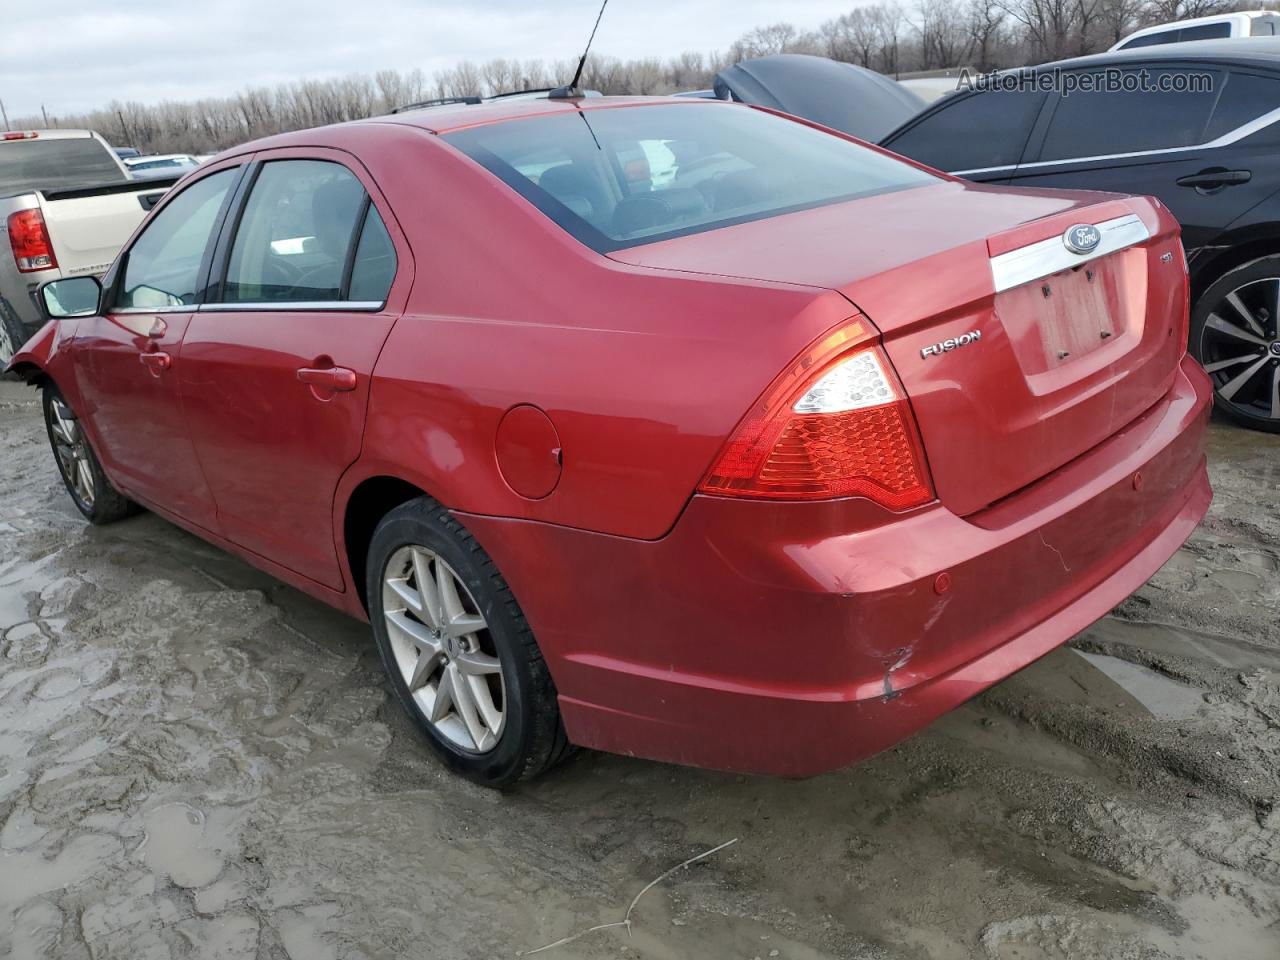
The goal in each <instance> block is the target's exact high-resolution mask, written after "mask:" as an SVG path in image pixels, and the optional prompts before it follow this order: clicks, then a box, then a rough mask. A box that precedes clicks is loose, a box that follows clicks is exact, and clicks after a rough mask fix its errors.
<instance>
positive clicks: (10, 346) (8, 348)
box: [0, 301, 27, 371]
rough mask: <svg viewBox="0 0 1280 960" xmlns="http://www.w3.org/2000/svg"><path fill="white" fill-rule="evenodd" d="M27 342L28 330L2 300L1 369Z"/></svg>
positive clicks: (1, 369)
mask: <svg viewBox="0 0 1280 960" xmlns="http://www.w3.org/2000/svg"><path fill="white" fill-rule="evenodd" d="M26 342H27V332H26V330H25V329H24V328H23V326H22V324H21V323H19V322H18V318H17V317H15V316H14V315H13V313H12V312H11V311H10V310H9V307H8V305H7V304H6V303H4V302H3V301H0V371H3V370H4V367H5V364H7V363H8V362H9V361H10V360H12V359H13V355H14V354H15V353H17V352H18V349H19V348H20V347H21V346H22V345H23V344H24V343H26Z"/></svg>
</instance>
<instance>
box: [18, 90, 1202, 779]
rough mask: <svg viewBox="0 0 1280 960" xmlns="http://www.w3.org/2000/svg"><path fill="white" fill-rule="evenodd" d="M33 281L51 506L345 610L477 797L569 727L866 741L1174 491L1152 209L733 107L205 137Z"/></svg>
mask: <svg viewBox="0 0 1280 960" xmlns="http://www.w3.org/2000/svg"><path fill="white" fill-rule="evenodd" d="M40 298H41V299H42V301H43V307H44V309H45V310H46V311H47V313H48V314H49V316H50V318H51V320H50V322H49V323H48V324H47V325H46V326H45V327H44V329H43V330H41V331H40V333H39V334H37V335H36V336H35V337H34V338H33V339H32V340H31V341H30V342H29V343H28V344H26V346H25V347H24V348H23V349H22V350H21V351H20V352H19V353H18V354H17V355H16V356H15V358H14V360H13V361H12V364H11V369H12V370H13V371H15V372H16V373H18V374H19V375H21V376H23V377H24V378H26V379H27V380H28V381H30V382H32V383H36V384H39V385H40V386H42V387H43V395H44V409H45V412H46V419H47V423H48V431H49V438H50V441H51V443H52V446H53V452H54V454H55V455H56V460H57V463H58V466H59V468H60V469H61V472H62V477H63V479H64V481H65V482H66V486H67V489H68V491H69V492H70V494H71V496H72V498H73V499H74V501H75V504H76V506H77V507H78V508H79V509H80V511H81V512H83V513H84V514H85V516H87V517H88V518H89V519H90V520H91V521H93V522H94V523H105V522H107V521H111V520H115V519H118V518H120V517H123V516H124V515H126V514H127V513H128V512H129V511H130V510H131V509H133V508H134V505H135V504H136V505H141V506H144V507H146V508H148V509H150V510H153V511H155V512H156V513H158V514H160V515H161V516H162V517H165V518H167V519H169V520H171V521H172V522H174V523H176V524H178V525H180V526H182V527H185V528H186V529H188V530H190V531H192V532H194V533H195V534H196V535H198V536H200V537H203V538H205V539H207V540H209V541H211V542H213V543H215V544H218V545H220V546H222V547H225V548H226V549H228V550H230V551H233V552H234V553H236V554H238V555H240V556H241V557H243V558H245V559H246V560H247V561H249V562H250V563H252V564H255V565H257V566H259V567H261V568H263V569H265V570H267V571H269V572H271V573H273V574H275V575H276V576H278V577H279V578H281V579H283V580H285V581H287V582H289V583H291V584H293V585H294V586H296V587H298V588H299V589H301V590H304V591H306V592H307V593H310V594H312V595H314V596H316V597H319V598H321V599H322V600H325V601H327V602H328V603H330V604H332V605H334V606H336V607H338V608H340V609H342V610H345V611H346V612H348V613H350V614H352V615H354V616H357V617H362V618H368V619H369V620H370V622H371V623H372V626H373V633H374V636H375V638H376V640H377V644H378V646H379V648H380V651H381V655H382V659H383V662H384V663H385V665H386V668H387V672H388V675H389V679H390V684H391V686H392V687H393V688H394V690H395V692H396V694H397V696H398V698H399V700H400V701H401V702H402V703H403V705H404V707H405V708H406V709H407V710H408V711H409V712H410V714H411V715H412V716H413V718H414V720H415V721H416V723H417V725H418V726H419V727H420V728H421V730H422V732H423V733H424V735H425V737H426V740H427V742H428V743H429V744H430V745H431V746H432V747H433V748H434V749H435V751H436V752H438V754H439V755H440V756H441V757H442V758H443V759H444V761H445V762H447V763H448V764H449V765H450V766H451V767H452V768H454V769H455V770H457V771H459V772H461V773H463V774H465V775H467V776H469V777H471V778H473V779H475V780H477V781H480V782H482V783H486V784H490V785H494V786H501V785H505V784H509V783H511V782H513V781H515V780H517V779H519V778H521V777H524V776H529V775H533V774H536V773H538V772H540V771H543V770H545V769H547V768H548V767H550V766H551V765H552V764H554V763H555V762H556V761H557V760H559V759H560V758H562V757H563V756H565V755H566V754H567V753H568V752H569V750H570V749H571V745H581V746H587V747H593V748H597V749H602V750H610V751H617V752H620V753H626V754H632V755H636V756H642V757H650V758H655V759H658V760H663V761H669V762H674V763H684V764H695V765H701V766H708V767H716V768H721V769H726V770H738V771H752V772H760V773H769V774H776V775H782V776H806V775H810V774H815V773H818V772H821V771H824V770H828V769H831V768H833V767H837V766H840V765H844V764H848V763H851V762H853V761H856V760H859V759H861V758H864V757H867V756H868V755H870V754H872V753H875V752H876V751H878V750H881V749H883V748H885V747H888V746H890V745H892V744H893V743H895V742H897V741H898V740H900V739H902V738H903V737H905V736H908V735H909V734H911V733H912V732H914V731H916V730H919V729H920V728H921V727H923V726H925V725H926V724H928V723H929V722H930V721H931V720H933V719H934V718H935V717H937V716H938V715H940V714H941V713H943V712H945V711H947V710H949V709H951V708H952V707H955V706H956V705H958V704H960V703H961V702H963V701H965V700H966V699H968V698H970V697H972V696H973V695H975V694H976V693H978V692H979V691H981V690H983V689H984V688H986V687H987V686H989V685H991V684H993V683H995V682H996V681H998V680H1000V679H1001V678H1002V677H1005V676H1007V675H1009V674H1010V673H1012V672H1014V671H1015V670H1018V669H1019V668H1021V667H1023V666H1025V665H1026V664H1028V663H1030V662H1032V661H1033V660H1035V659H1036V658H1038V657H1040V656H1042V655H1043V654H1045V653H1047V652H1048V651H1049V650H1051V649H1053V648H1054V647H1056V646H1057V645H1059V644H1061V643H1063V642H1064V641H1065V640H1067V639H1068V638H1069V637H1071V636H1072V635H1073V634H1075V633H1076V632H1078V631H1079V630H1081V629H1083V628H1084V627H1086V626H1087V625H1089V624H1090V623H1092V622H1093V621H1094V620H1096V619H1098V618H1099V617H1101V616H1103V615H1104V614H1105V613H1106V612H1107V611H1108V610H1109V609H1110V608H1111V607H1112V606H1114V605H1115V604H1116V603H1117V602H1119V601H1120V600H1122V599H1123V598H1124V597H1125V596H1127V595H1128V594H1129V593H1130V592H1131V591H1133V590H1134V589H1136V588H1137V587H1138V586H1139V585H1140V584H1142V583H1143V582H1144V581H1145V580H1146V579H1147V578H1148V577H1149V576H1151V574H1152V573H1153V572H1154V571H1155V570H1156V569H1157V568H1159V567H1160V565H1161V564H1162V563H1164V562H1165V561H1166V560H1167V559H1168V558H1169V556H1170V555H1171V554H1172V553H1173V552H1174V551H1175V550H1176V549H1177V548H1178V546H1179V545H1180V544H1181V543H1182V542H1183V540H1184V539H1185V538H1186V537H1187V535H1188V534H1189V533H1190V532H1191V530H1192V529H1193V528H1194V527H1195V525H1196V523H1197V522H1198V521H1199V520H1200V518H1201V517H1202V516H1203V515H1204V513H1205V510H1206V509H1207V507H1208V504H1209V500H1210V491H1209V486H1208V481H1207V475H1206V470H1205V460H1204V453H1203V441H1204V431H1205V424H1206V418H1207V410H1208V406H1209V402H1210V399H1211V391H1210V388H1209V383H1208V381H1207V380H1206V378H1205V375H1204V373H1203V372H1202V371H1201V370H1200V368H1199V367H1198V366H1197V365H1196V364H1194V363H1193V362H1190V361H1189V360H1188V359H1187V358H1186V355H1185V346H1186V343H1187V331H1186V324H1187V275H1186V267H1185V264H1184V261H1183V256H1182V251H1181V248H1180V245H1179V238H1178V228H1177V225H1176V223H1175V221H1174V219H1173V217H1171V216H1170V215H1169V213H1168V211H1167V210H1165V209H1164V208H1163V207H1161V206H1160V205H1159V204H1158V203H1156V202H1155V201H1152V200H1150V199H1144V198H1131V197H1121V196H1114V195H1107V194H1088V193H1074V192H1061V191H1048V190H1007V189H1001V188H997V187H990V186H977V185H974V184H972V183H966V182H964V181H961V180H957V179H954V178H952V177H948V176H945V175H943V174H940V173H937V172H936V171H933V170H929V169H927V168H924V167H921V166H918V165H916V164H914V163H911V162H909V161H906V160H903V159H902V158H899V157H896V156H894V155H892V154H890V153H887V152H885V151H882V150H879V149H876V148H874V147H870V146H868V145H866V144H864V143H861V142H859V141H855V140H852V139H850V138H847V137H844V136H841V135H837V134H835V133H832V132H831V131H829V130H825V129H822V128H818V127H815V126H812V125H810V124H806V123H804V122H801V121H798V120H795V119H791V118H787V117H783V116H780V115H776V114H773V113H770V112H767V111H764V110H760V109H756V108H752V107H748V106H745V105H742V104H730V103H722V102H719V101H700V100H627V99H611V98H592V99H589V100H573V99H570V100H534V101H521V102H507V103H496V104H490V105H484V106H458V107H437V108H432V109H424V110H419V111H416V112H411V113H406V114H399V115H396V116H393V117H386V118H380V119H375V120H370V121H363V122H358V123H352V124H346V125H342V126H336V127H330V128H326V129H321V130H308V131H304V132H300V133H293V134H288V135H284V136H278V137H272V138H270V139H266V140H262V141H259V142H256V143H250V144H247V145H245V146H244V147H241V148H238V149H236V150H233V151H231V152H229V153H227V154H224V155H222V156H221V157H219V158H218V159H216V160H215V161H214V162H211V163H209V164H208V165H206V166H204V167H201V168H200V170H199V171H197V172H194V173H192V174H190V175H189V176H188V177H187V178H186V179H184V180H183V181H182V182H181V183H180V184H179V186H178V187H177V188H175V189H174V190H173V191H171V192H170V193H169V194H168V195H167V196H166V197H165V198H164V200H163V202H162V203H161V204H159V205H158V206H157V207H156V209H155V210H154V211H153V212H152V213H151V215H150V216H149V217H148V219H147V220H146V222H145V223H144V224H143V225H142V226H141V227H140V228H139V230H138V232H137V234H136V235H135V236H134V237H133V238H132V239H131V240H130V241H129V243H128V244H127V245H126V246H125V248H124V250H123V252H122V254H121V255H120V257H119V259H118V260H117V261H116V263H115V264H114V265H113V267H112V268H111V270H110V272H109V273H107V275H106V276H105V277H104V279H103V281H102V283H101V284H99V283H98V282H97V281H96V280H94V279H92V278H87V277H80V278H73V279H68V280H60V281H56V282H54V283H52V284H49V285H48V286H46V287H45V288H43V290H42V291H41V294H40Z"/></svg>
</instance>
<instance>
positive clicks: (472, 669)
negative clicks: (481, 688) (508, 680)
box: [453, 652, 502, 677]
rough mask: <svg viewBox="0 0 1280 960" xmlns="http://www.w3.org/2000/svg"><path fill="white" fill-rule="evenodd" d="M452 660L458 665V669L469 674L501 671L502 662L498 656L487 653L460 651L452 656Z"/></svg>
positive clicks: (477, 674) (480, 674)
mask: <svg viewBox="0 0 1280 960" xmlns="http://www.w3.org/2000/svg"><path fill="white" fill-rule="evenodd" d="M453 662H454V663H456V664H457V665H458V669H459V670H461V671H462V672H463V673H465V674H469V675H470V676H476V677H479V676H485V675H487V674H492V673H502V664H501V663H500V662H499V661H498V658H497V657H491V656H489V654H487V653H479V652H476V653H462V654H459V655H458V656H456V657H454V660H453Z"/></svg>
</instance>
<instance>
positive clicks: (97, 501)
mask: <svg viewBox="0 0 1280 960" xmlns="http://www.w3.org/2000/svg"><path fill="white" fill-rule="evenodd" d="M43 405H44V427H45V432H46V433H47V434H48V435H49V446H50V447H51V448H52V450H53V459H54V462H55V463H57V465H58V473H59V475H61V477H62V482H63V484H64V485H65V486H66V488H67V493H69V494H71V501H72V502H73V503H74V504H75V505H76V509H77V510H79V511H80V512H81V513H82V514H84V517H85V519H86V520H88V521H89V522H90V523H92V524H94V525H96V526H102V525H103V524H107V523H114V522H115V521H117V520H122V519H124V518H125V517H127V516H129V514H131V513H134V512H135V511H136V510H137V507H136V505H135V504H134V503H133V501H131V500H129V499H128V498H127V497H125V496H124V494H122V493H121V492H120V491H119V490H117V489H116V488H115V487H114V486H112V485H111V481H110V480H108V479H107V475H106V474H105V473H103V472H102V464H101V463H99V462H98V456H97V454H95V453H94V452H93V447H92V446H91V445H90V444H89V440H88V438H87V437H85V436H84V434H83V432H82V431H81V429H80V423H79V420H78V418H77V417H76V415H75V411H74V410H73V409H72V408H71V404H69V403H67V401H66V398H65V397H63V396H62V393H61V391H59V390H58V388H57V387H56V386H54V384H53V383H52V382H47V383H45V385H44V390H43ZM55 405H61V409H63V410H65V411H67V413H69V414H70V417H67V416H65V415H63V420H69V421H70V424H71V432H72V436H73V438H74V439H75V440H76V441H77V444H76V452H77V454H78V455H82V456H83V458H84V464H85V468H86V470H87V472H88V481H85V482H80V483H78V482H77V478H76V477H73V476H72V474H71V472H70V471H71V470H73V469H77V468H76V467H75V466H73V463H74V461H69V460H68V453H67V448H68V446H69V445H68V444H67V443H66V442H65V440H64V439H63V438H61V437H60V435H59V434H58V431H57V429H56V428H55V423H56V422H57V416H55V413H54V410H55ZM80 479H81V480H83V478H80Z"/></svg>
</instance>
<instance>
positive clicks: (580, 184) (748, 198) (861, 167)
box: [443, 103, 937, 253]
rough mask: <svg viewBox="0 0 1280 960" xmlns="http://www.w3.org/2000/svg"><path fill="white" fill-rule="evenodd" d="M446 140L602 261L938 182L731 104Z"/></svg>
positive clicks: (527, 122) (468, 133) (569, 118)
mask: <svg viewBox="0 0 1280 960" xmlns="http://www.w3.org/2000/svg"><path fill="white" fill-rule="evenodd" d="M443 139H444V140H446V141H447V142H449V143H451V144H453V145H454V146H455V147H457V148H458V149H459V150H461V151H462V152H463V153H465V154H466V155H467V156H469V157H471V158H472V159H473V160H475V161H477V162H478V163H480V164H481V165H482V166H484V167H486V168H487V169H488V170H489V171H491V172H492V173H494V174H495V175H497V176H498V177H499V178H501V179H502V180H503V181H504V182H506V183H507V184H508V185H510V186H511V187H513V188H514V189H515V190H516V191H518V192H519V193H520V194H522V195H523V196H524V197H525V198H527V199H528V200H529V201H530V202H531V203H533V204H534V206H536V207H537V208H538V209H539V210H541V211H542V212H543V213H545V214H546V215H547V216H548V217H550V218H551V219H552V220H554V221H555V222H556V223H557V224H559V225H560V226H561V227H563V228H564V229H565V230H567V231H568V232H569V233H571V234H572V235H573V236H575V237H576V238H577V239H578V240H580V241H582V242H583V243H585V244H586V245H587V246H589V247H591V248H592V249H594V250H596V251H598V252H600V253H608V252H609V251H611V250H619V249H622V248H624V247H633V246H637V245H639V244H642V243H653V242H654V241H657V240H665V239H667V238H669V237H678V236H683V235H685V234H690V233H699V232H702V231H704V230H714V229H716V228H718V227H724V226H728V225H730V224H734V223H743V222H745V221H748V220H761V219H764V218H766V217H773V216H777V215H779V214H783V213H789V212H792V211H795V210H805V209H809V208H811V207H819V206H825V205H827V204H832V203H839V202H841V201H843V200H851V199H853V198H855V197H864V196H868V195H869V194H874V193H884V192H886V191H890V190H901V189H904V188H907V187H914V186H920V185H923V184H926V183H931V182H936V180H937V178H936V177H934V176H933V175H931V174H928V173H925V172H924V171H922V170H919V169H917V168H915V167H913V166H910V165H908V164H905V163H903V162H901V161H900V160H896V159H894V158H892V157H889V156H885V155H884V154H881V153H877V152H876V151H874V150H871V149H868V148H867V147H864V146H860V145H859V144H857V143H853V142H851V141H849V140H845V139H842V138H840V137H836V136H833V135H831V134H828V133H823V132H822V131H819V130H815V129H813V128H812V127H807V126H805V125H804V124H801V123H796V122H795V121H793V120H787V119H784V118H782V117H778V116H774V115H773V114H769V113H764V112H761V111H759V110H752V109H750V108H748V107H743V106H732V105H729V104H725V105H712V104H695V103H689V104H667V105H662V106H643V107H617V108H612V109H604V110H583V111H574V112H572V113H563V114H556V115H553V116H547V117H534V118H528V119H522V120H512V121H508V122H505V123H496V124H490V125H486V126H479V127H472V128H470V129H467V130H461V131H458V132H456V133H450V134H445V135H444V137H443Z"/></svg>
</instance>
